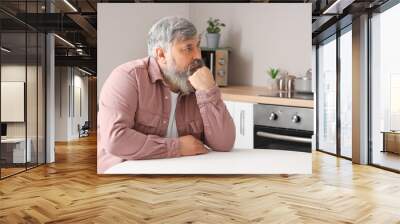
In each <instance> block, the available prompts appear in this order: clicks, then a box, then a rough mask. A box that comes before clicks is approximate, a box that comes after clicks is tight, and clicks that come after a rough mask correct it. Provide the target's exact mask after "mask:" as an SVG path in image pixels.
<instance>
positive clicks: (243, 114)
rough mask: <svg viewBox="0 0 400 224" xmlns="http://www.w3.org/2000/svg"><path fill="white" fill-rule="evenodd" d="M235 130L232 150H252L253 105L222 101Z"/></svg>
mask: <svg viewBox="0 0 400 224" xmlns="http://www.w3.org/2000/svg"><path fill="white" fill-rule="evenodd" d="M224 103H225V105H226V108H227V109H228V111H229V113H230V114H231V117H232V119H233V122H234V123H235V128H236V140H235V144H234V146H233V147H234V148H239V149H253V148H254V135H253V134H254V133H253V132H254V121H253V119H254V115H253V107H254V104H253V103H245V102H237V101H227V100H225V101H224Z"/></svg>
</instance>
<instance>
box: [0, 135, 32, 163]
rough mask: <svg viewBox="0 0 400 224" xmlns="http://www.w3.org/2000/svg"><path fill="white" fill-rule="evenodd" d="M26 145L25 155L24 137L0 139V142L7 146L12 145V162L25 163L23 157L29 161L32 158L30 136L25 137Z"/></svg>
mask: <svg viewBox="0 0 400 224" xmlns="http://www.w3.org/2000/svg"><path fill="white" fill-rule="evenodd" d="M26 141H27V143H28V144H27V146H28V147H26V155H25V138H6V139H1V144H2V145H5V146H8V145H13V149H12V150H13V153H12V155H13V160H12V162H13V163H25V158H27V162H30V161H31V160H32V159H31V157H32V154H31V151H32V150H31V146H32V140H31V139H30V138H27V140H26Z"/></svg>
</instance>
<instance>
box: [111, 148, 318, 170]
mask: <svg viewBox="0 0 400 224" xmlns="http://www.w3.org/2000/svg"><path fill="white" fill-rule="evenodd" d="M311 172H312V153H306V152H294V151H285V150H272V149H232V151H230V152H216V151H210V152H209V153H207V154H202V155H196V156H184V157H177V158H166V159H152V160H129V161H125V162H122V163H120V164H117V165H114V166H113V167H111V168H109V169H108V170H107V171H106V172H105V174H311Z"/></svg>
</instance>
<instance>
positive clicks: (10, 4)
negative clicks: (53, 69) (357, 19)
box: [0, 0, 387, 73]
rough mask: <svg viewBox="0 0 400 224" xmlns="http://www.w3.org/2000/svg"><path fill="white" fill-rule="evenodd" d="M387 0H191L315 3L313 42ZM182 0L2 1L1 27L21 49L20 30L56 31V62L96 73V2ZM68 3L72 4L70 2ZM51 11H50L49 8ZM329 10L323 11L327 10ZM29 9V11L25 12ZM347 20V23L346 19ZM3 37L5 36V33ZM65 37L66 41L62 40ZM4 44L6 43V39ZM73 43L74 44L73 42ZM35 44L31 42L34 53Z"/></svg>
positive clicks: (22, 42) (0, 12)
mask: <svg viewBox="0 0 400 224" xmlns="http://www.w3.org/2000/svg"><path fill="white" fill-rule="evenodd" d="M386 1H387V0H340V4H334V2H335V0H248V1H243V0H230V1H226V0H217V1H210V0H208V1H204V0H192V1H190V2H214V3H215V2H231V3H240V2H253V3H258V2H260V3H261V2H269V3H312V13H313V15H312V21H311V22H312V32H313V33H312V35H313V43H314V44H315V43H318V42H319V41H321V40H322V39H324V38H326V37H327V36H329V35H331V33H332V32H335V29H336V27H337V25H335V24H337V21H338V20H341V21H344V22H341V23H340V24H341V26H346V24H347V23H351V17H352V16H357V14H360V13H362V12H365V10H369V9H373V8H376V7H378V6H379V5H381V4H383V3H385V2H386ZM139 2H140V3H143V2H156V3H172V2H175V3H179V2H181V3H183V2H189V1H188V0H172V1H171V0H136V1H134V0H47V9H46V0H39V1H38V0H27V1H20V0H1V2H0V24H1V30H2V32H4V33H14V34H7V35H5V37H4V38H9V39H8V40H7V42H9V43H11V42H14V43H13V44H10V45H13V46H14V47H16V48H17V49H18V47H17V46H18V45H19V46H24V43H25V39H24V38H22V39H21V36H22V35H21V34H20V35H18V34H17V33H18V32H21V31H25V28H28V29H29V30H32V31H35V30H36V31H40V32H45V31H46V32H55V33H56V34H57V35H58V36H59V37H60V38H58V37H57V38H55V44H56V65H69V66H80V67H82V68H87V69H88V70H90V71H92V72H93V73H95V72H96V57H97V55H96V54H97V51H96V43H97V41H96V40H97V32H96V30H97V3H139ZM68 3H69V4H68ZM50 8H51V11H52V13H48V12H49V11H50ZM328 8H329V9H333V10H330V11H329V13H325V14H323V12H324V11H326V10H327V9H328ZM26 12H27V13H26ZM346 21H347V22H346ZM3 36H4V35H3ZM61 38H62V39H64V40H66V41H67V42H69V43H67V42H66V41H63V40H62V39H61ZM2 43H5V42H4V41H3V42H2ZM71 44H72V45H71ZM31 47H35V46H34V45H33V44H29V45H28V50H27V51H28V52H31V51H32V49H30V48H31Z"/></svg>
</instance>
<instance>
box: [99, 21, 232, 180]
mask: <svg viewBox="0 0 400 224" xmlns="http://www.w3.org/2000/svg"><path fill="white" fill-rule="evenodd" d="M199 46H200V36H199V35H198V34H197V31H196V28H195V27H194V25H193V24H192V23H191V22H190V21H188V20H187V19H185V18H181V17H165V18H162V19H161V20H159V21H157V22H156V23H155V24H154V25H153V26H152V27H151V29H150V31H149V33H148V57H146V58H142V59H138V60H134V61H130V62H127V63H125V64H122V65H120V66H118V67H117V68H115V69H114V70H113V71H112V73H111V74H110V76H109V77H108V78H107V80H106V82H105V83H104V86H103V88H102V91H101V94H100V98H99V113H98V124H99V125H98V143H99V144H98V153H97V156H98V163H97V164H98V172H99V173H104V171H105V170H106V169H108V168H110V167H111V166H113V165H115V164H117V163H120V162H123V161H125V160H136V159H159V158H168V157H179V156H192V155H198V154H204V153H207V152H208V149H207V148H206V147H205V146H204V144H205V145H207V146H208V147H209V148H210V149H211V150H215V151H230V150H231V149H232V147H233V143H234V141H235V126H234V123H233V120H232V118H231V116H230V114H229V112H228V111H227V109H226V106H225V104H224V102H223V101H222V99H221V93H220V90H219V88H218V87H217V86H216V84H215V82H214V80H213V76H212V74H211V72H210V70H209V69H208V68H207V67H206V66H202V64H201V63H199V62H202V61H201V50H200V47H199ZM205 165H206V164H205Z"/></svg>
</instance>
